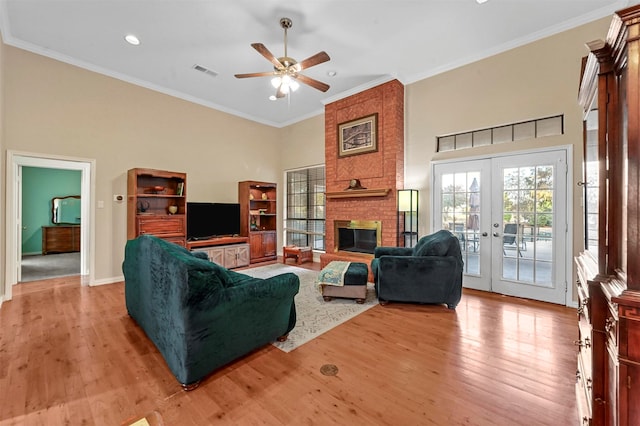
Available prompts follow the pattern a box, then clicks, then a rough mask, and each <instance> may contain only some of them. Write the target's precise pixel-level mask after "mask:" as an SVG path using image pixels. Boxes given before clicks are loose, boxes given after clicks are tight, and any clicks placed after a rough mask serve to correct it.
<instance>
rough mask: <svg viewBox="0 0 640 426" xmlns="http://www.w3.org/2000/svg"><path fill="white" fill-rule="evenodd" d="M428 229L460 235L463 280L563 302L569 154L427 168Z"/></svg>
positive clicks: (480, 286)
mask: <svg viewBox="0 0 640 426" xmlns="http://www.w3.org/2000/svg"><path fill="white" fill-rule="evenodd" d="M433 178H434V186H433V188H434V191H433V203H432V206H433V210H432V213H431V217H432V218H433V226H432V229H433V230H434V231H435V230H438V229H449V230H450V231H451V232H453V233H454V234H455V235H456V236H457V237H458V239H459V240H460V248H461V249H462V255H463V260H464V278H463V285H464V286H465V287H467V288H473V289H478V290H484V291H492V292H496V293H501V294H506V295H512V296H518V297H525V298H529V299H535V300H542V301H546V302H552V303H558V304H563V305H564V304H566V288H567V277H566V273H567V257H568V256H569V257H570V253H567V241H568V235H569V229H568V226H567V152H566V151H565V150H554V151H551V152H535V153H530V154H520V155H509V156H502V157H495V158H490V159H483V160H471V161H460V162H455V163H451V162H447V163H437V164H435V165H434V166H433Z"/></svg>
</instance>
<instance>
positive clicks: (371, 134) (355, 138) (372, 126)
mask: <svg viewBox="0 0 640 426" xmlns="http://www.w3.org/2000/svg"><path fill="white" fill-rule="evenodd" d="M377 134H378V114H377V113H376V114H372V115H368V116H366V117H362V118H358V119H357V120H351V121H347V122H345V123H341V124H338V157H347V156H349V155H358V154H365V153H367V152H375V151H377V150H378V137H377V136H378V135H377Z"/></svg>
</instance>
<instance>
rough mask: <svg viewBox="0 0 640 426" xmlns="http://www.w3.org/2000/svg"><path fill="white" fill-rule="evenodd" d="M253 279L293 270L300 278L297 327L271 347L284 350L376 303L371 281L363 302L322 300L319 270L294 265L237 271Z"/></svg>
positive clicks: (306, 340) (289, 349)
mask: <svg viewBox="0 0 640 426" xmlns="http://www.w3.org/2000/svg"><path fill="white" fill-rule="evenodd" d="M238 272H241V273H243V274H247V275H250V276H252V277H256V278H268V277H272V276H274V275H278V274H283V273H285V272H292V273H294V274H296V275H297V276H298V277H299V278H300V291H299V292H298V294H297V295H296V298H295V303H296V313H297V321H296V326H295V328H294V329H293V330H291V332H290V333H289V337H288V338H287V340H285V341H284V342H273V346H275V347H277V348H278V349H280V350H282V351H284V352H291V351H292V350H294V349H295V348H297V347H299V346H301V345H303V344H305V343H307V342H308V341H310V340H312V339H314V338H316V337H318V336H320V335H321V334H322V333H326V332H327V331H329V330H331V329H332V328H334V327H336V326H338V325H340V324H342V323H343V322H345V321H348V320H350V319H351V318H353V317H355V316H357V315H359V314H361V313H362V312H364V311H366V310H367V309H369V308H371V307H373V306H375V305H377V304H378V299H377V298H376V295H375V290H374V288H373V284H371V283H369V284H367V298H366V299H365V302H364V303H363V304H358V303H356V302H355V300H353V299H339V298H334V299H333V300H331V301H330V302H325V301H324V300H323V299H322V295H321V294H320V292H319V291H318V288H317V286H316V278H317V276H318V274H319V272H318V271H310V270H308V269H304V268H298V267H296V266H290V265H283V264H272V265H267V266H260V267H258V268H251V269H244V270H242V271H238Z"/></svg>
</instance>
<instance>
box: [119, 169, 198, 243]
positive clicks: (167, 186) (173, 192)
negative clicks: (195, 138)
mask: <svg viewBox="0 0 640 426" xmlns="http://www.w3.org/2000/svg"><path fill="white" fill-rule="evenodd" d="M186 200H187V175H186V173H180V172H169V171H165V170H155V169H140V168H136V169H131V170H129V172H128V173H127V239H133V238H136V237H138V236H139V235H144V234H147V235H155V236H157V237H160V238H163V239H165V240H167V241H171V242H172V243H176V244H180V245H181V246H186V232H187V214H186V213H187V211H186V210H187V201H186ZM172 206H175V209H176V210H175V213H173V212H171V211H170V208H173V207H172Z"/></svg>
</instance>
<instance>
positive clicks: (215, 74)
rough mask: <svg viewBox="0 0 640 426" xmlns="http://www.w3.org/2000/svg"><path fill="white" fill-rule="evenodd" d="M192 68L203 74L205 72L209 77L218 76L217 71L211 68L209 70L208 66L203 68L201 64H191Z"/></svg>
mask: <svg viewBox="0 0 640 426" xmlns="http://www.w3.org/2000/svg"><path fill="white" fill-rule="evenodd" d="M193 69H194V70H196V71H200V72H203V73H205V74H207V75H209V76H211V77H217V76H218V73H217V72H215V71H213V70H210V69H209V68H205V67H203V66H202V65H198V64H195V65H194V66H193Z"/></svg>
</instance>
